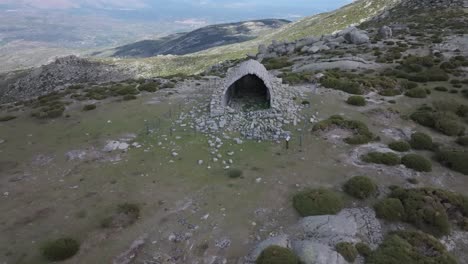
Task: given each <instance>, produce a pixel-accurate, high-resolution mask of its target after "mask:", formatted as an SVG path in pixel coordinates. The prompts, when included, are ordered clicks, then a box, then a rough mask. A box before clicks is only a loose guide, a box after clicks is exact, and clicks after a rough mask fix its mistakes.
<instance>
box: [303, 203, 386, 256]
mask: <svg viewBox="0 0 468 264" xmlns="http://www.w3.org/2000/svg"><path fill="white" fill-rule="evenodd" d="M294 232H295V233H296V237H297V238H298V239H302V240H304V239H307V240H313V241H316V242H319V243H322V244H326V245H330V246H334V245H336V244H337V243H338V242H359V241H364V242H366V243H368V244H369V245H371V246H372V247H375V246H376V245H378V244H379V243H380V242H381V241H382V239H383V235H382V230H381V225H380V222H379V221H378V220H377V218H376V216H375V212H374V210H372V208H368V207H366V208H347V209H344V210H342V211H341V212H340V213H338V214H337V215H319V216H309V217H305V218H302V219H301V220H300V221H299V223H298V224H297V226H296V227H294Z"/></svg>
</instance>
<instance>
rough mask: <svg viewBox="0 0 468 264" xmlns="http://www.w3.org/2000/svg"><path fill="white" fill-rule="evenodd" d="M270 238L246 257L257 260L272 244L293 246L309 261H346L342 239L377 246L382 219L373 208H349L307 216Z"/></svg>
mask: <svg viewBox="0 0 468 264" xmlns="http://www.w3.org/2000/svg"><path fill="white" fill-rule="evenodd" d="M285 233H286V234H283V235H281V236H279V237H273V238H269V239H267V240H265V241H263V242H261V243H260V244H258V246H257V247H255V248H254V250H253V251H252V252H251V254H249V256H247V257H246V259H247V263H254V261H255V259H256V257H258V256H259V255H260V253H261V252H262V250H264V249H265V248H267V247H268V246H271V245H278V246H282V247H286V248H290V249H291V250H293V251H294V253H295V254H296V255H297V256H298V257H299V258H300V260H301V261H302V262H303V263H306V264H345V263H347V262H346V261H345V260H344V259H343V257H342V256H341V255H340V254H339V253H338V252H336V251H335V246H336V244H337V243H339V242H352V243H357V242H364V243H366V244H368V245H369V246H370V247H371V248H373V249H375V248H377V246H378V245H379V244H380V243H381V242H382V240H383V232H382V228H381V225H380V222H379V221H378V220H377V218H376V216H375V212H374V211H373V210H372V209H371V208H368V207H366V208H348V209H344V210H342V211H341V212H340V213H338V214H337V215H319V216H310V217H305V218H303V219H301V220H300V221H299V223H298V224H297V225H295V226H293V227H292V228H290V230H289V231H288V232H285Z"/></svg>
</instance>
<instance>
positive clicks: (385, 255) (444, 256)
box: [366, 231, 457, 264]
mask: <svg viewBox="0 0 468 264" xmlns="http://www.w3.org/2000/svg"><path fill="white" fill-rule="evenodd" d="M389 263H405V264H418V263H426V264H456V263H457V261H456V260H455V259H454V258H453V257H452V256H451V255H450V254H449V253H448V252H447V250H446V248H445V246H444V245H443V244H442V243H440V242H439V241H438V240H437V239H436V238H434V237H433V236H431V235H428V234H425V233H423V232H418V231H397V232H392V233H390V234H388V235H387V236H386V237H385V239H384V241H383V243H382V244H381V245H380V246H379V247H378V248H377V249H376V250H375V251H373V252H372V253H371V255H370V256H369V257H368V258H367V259H366V264H389Z"/></svg>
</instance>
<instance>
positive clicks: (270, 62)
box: [262, 57, 294, 70]
mask: <svg viewBox="0 0 468 264" xmlns="http://www.w3.org/2000/svg"><path fill="white" fill-rule="evenodd" d="M262 63H263V65H264V66H265V68H267V70H275V69H283V68H286V67H290V66H292V65H293V64H294V63H292V62H290V61H289V59H288V57H278V58H271V59H265V60H263V61H262Z"/></svg>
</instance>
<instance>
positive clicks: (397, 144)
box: [388, 141, 411, 152]
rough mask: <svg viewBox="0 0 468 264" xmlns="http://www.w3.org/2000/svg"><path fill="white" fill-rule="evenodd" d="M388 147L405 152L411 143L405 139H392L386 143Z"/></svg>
mask: <svg viewBox="0 0 468 264" xmlns="http://www.w3.org/2000/svg"><path fill="white" fill-rule="evenodd" d="M388 147H389V148H390V149H391V150H394V151H398V152H407V151H409V150H410V149H411V145H410V144H409V143H408V142H406V141H394V142H392V143H390V144H388Z"/></svg>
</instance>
